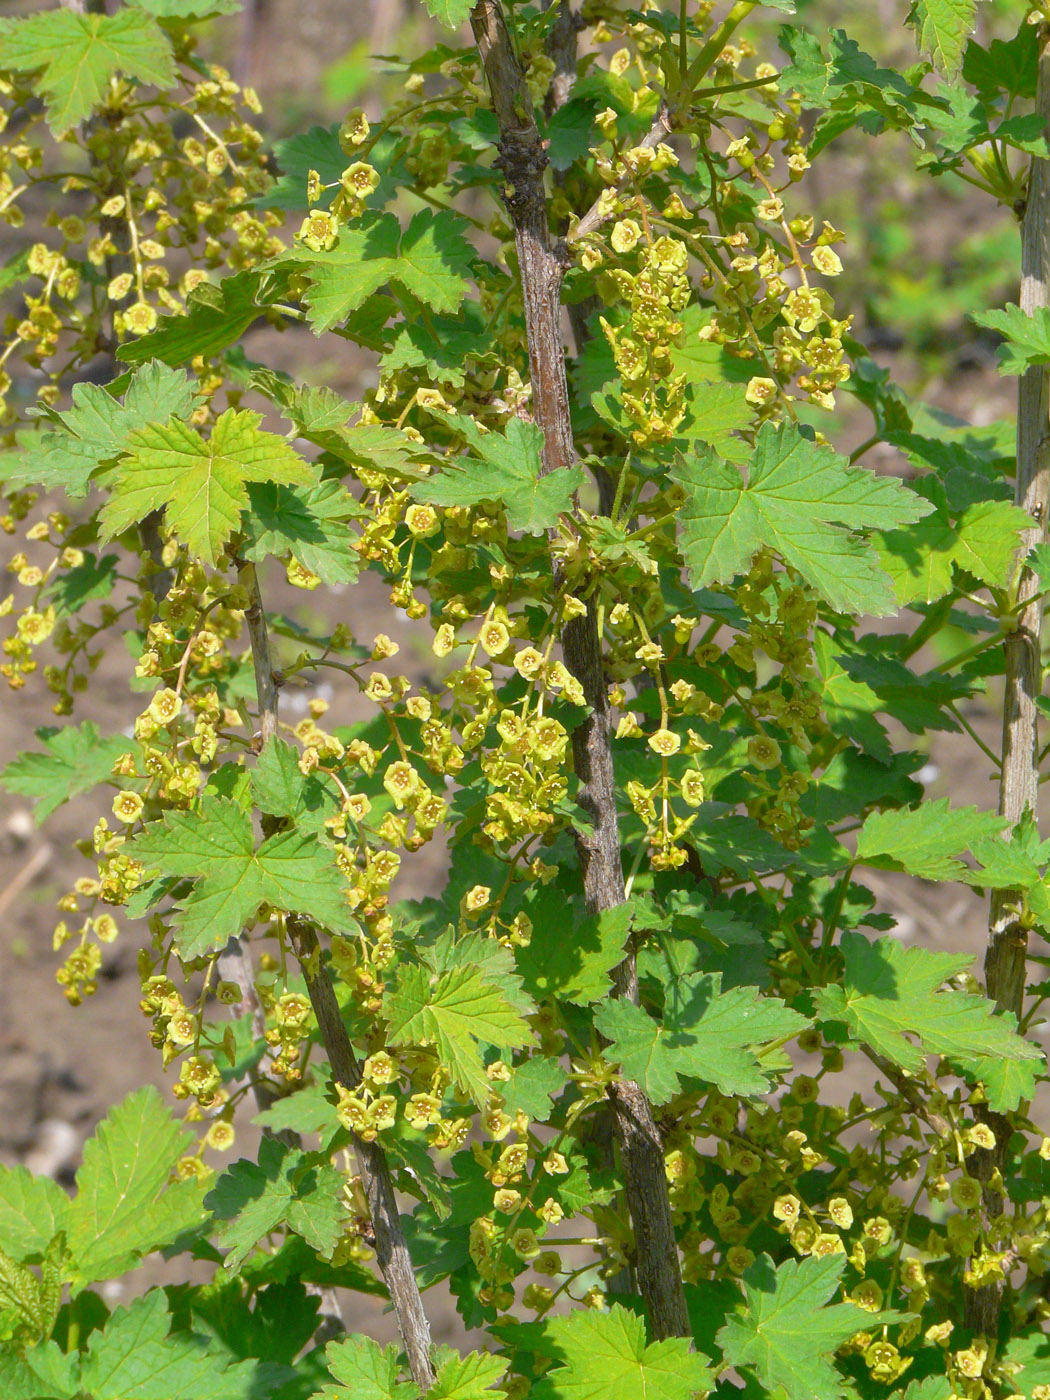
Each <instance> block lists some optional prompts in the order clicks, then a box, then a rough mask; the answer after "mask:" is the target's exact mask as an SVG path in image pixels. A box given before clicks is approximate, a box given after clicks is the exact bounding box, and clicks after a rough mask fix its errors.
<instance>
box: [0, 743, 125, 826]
mask: <svg viewBox="0 0 1050 1400" xmlns="http://www.w3.org/2000/svg"><path fill="white" fill-rule="evenodd" d="M36 737H37V738H38V739H39V740H40V742H41V743H42V744H43V746H44V749H45V750H46V752H44V753H23V754H20V755H19V756H18V758H16V759H13V760H12V761H11V762H10V763H9V764H8V765H7V767H6V768H5V769H4V770H3V772H2V773H0V786H3V787H5V788H6V789H7V791H8V792H17V793H18V794H19V795H20V796H22V797H34V798H36V799H37V801H36V807H35V810H34V816H35V817H36V821H37V824H38V825H39V823H40V822H43V821H45V820H46V819H47V818H48V817H49V816H50V815H51V813H52V812H53V811H55V809H56V808H57V807H61V806H62V804H63V802H68V801H69V800H70V798H71V797H79V796H80V794H81V793H82V792H90V791H91V789H92V788H93V787H97V786H98V784H99V783H104V782H105V781H106V779H107V778H111V777H112V776H113V765H114V763H115V762H116V761H117V759H118V758H120V757H121V755H122V754H126V753H132V752H133V751H134V749H135V747H136V745H135V742H134V740H133V739H125V738H124V737H123V735H120V734H115V735H107V736H106V737H105V738H103V737H102V735H101V734H100V733H99V732H98V728H97V726H96V725H94V724H92V722H91V721H90V720H85V721H84V723H83V724H67V725H66V726H65V727H64V728H63V729H38V730H37V731H36Z"/></svg>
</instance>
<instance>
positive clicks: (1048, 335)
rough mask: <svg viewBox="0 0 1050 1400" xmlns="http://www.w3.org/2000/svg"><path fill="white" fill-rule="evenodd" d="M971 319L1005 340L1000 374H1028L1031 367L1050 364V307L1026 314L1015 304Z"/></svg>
mask: <svg viewBox="0 0 1050 1400" xmlns="http://www.w3.org/2000/svg"><path fill="white" fill-rule="evenodd" d="M971 319H972V320H973V321H975V322H976V324H977V325H979V326H986V327H987V328H988V330H991V331H998V332H999V334H1000V335H1001V336H1002V337H1003V340H1004V342H1005V343H1004V344H1003V345H1000V347H999V373H1000V374H1024V372H1025V370H1027V369H1028V368H1029V366H1031V365H1046V364H1050V311H1048V310H1047V308H1046V307H1038V308H1036V310H1035V311H1032V312H1026V311H1022V310H1021V308H1020V307H1019V306H1016V305H1014V304H1013V303H1011V304H1010V305H1009V306H1007V307H1004V309H1003V310H1002V311H982V312H981V313H979V314H975V315H974V316H973V317H972V318H971Z"/></svg>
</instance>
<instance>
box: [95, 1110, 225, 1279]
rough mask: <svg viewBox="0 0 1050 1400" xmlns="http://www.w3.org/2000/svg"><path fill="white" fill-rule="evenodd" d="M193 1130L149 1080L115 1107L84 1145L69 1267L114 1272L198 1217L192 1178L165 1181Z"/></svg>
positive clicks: (99, 1275)
mask: <svg viewBox="0 0 1050 1400" xmlns="http://www.w3.org/2000/svg"><path fill="white" fill-rule="evenodd" d="M189 1137H190V1134H189V1133H188V1132H187V1131H186V1129H185V1128H183V1127H182V1126H181V1124H179V1123H178V1122H177V1121H176V1119H175V1118H174V1116H173V1115H172V1114H171V1112H170V1111H169V1109H168V1108H167V1106H166V1105H165V1103H164V1101H163V1099H162V1098H161V1096H160V1094H159V1093H158V1092H157V1090H156V1089H154V1088H153V1087H152V1085H147V1086H146V1087H144V1088H142V1089H136V1090H135V1092H134V1093H132V1094H129V1095H128V1097H127V1098H126V1099H125V1100H124V1101H123V1103H120V1104H117V1105H116V1107H115V1108H112V1109H111V1110H110V1111H109V1113H107V1115H106V1117H105V1118H104V1119H103V1120H102V1122H101V1123H100V1124H99V1125H98V1127H97V1128H96V1130H95V1135H94V1137H92V1138H89V1139H88V1141H87V1143H86V1144H85V1146H84V1156H83V1160H82V1162H81V1164H80V1169H79V1171H78V1172H77V1178H76V1184H77V1194H76V1196H75V1197H74V1199H73V1202H72V1204H71V1206H70V1210H69V1217H68V1245H69V1251H70V1254H71V1255H72V1260H73V1272H74V1274H75V1276H76V1278H77V1279H78V1280H79V1281H80V1282H81V1283H82V1284H83V1283H93V1282H95V1281H96V1280H98V1279H106V1278H114V1277H115V1276H116V1275H117V1274H121V1273H124V1272H125V1271H126V1270H127V1269H130V1268H133V1267H134V1266H135V1265H136V1264H137V1263H138V1261H139V1260H140V1259H141V1257H142V1256H143V1255H144V1254H148V1253H149V1252H150V1250H153V1249H159V1248H160V1247H161V1246H162V1245H165V1244H169V1243H170V1242H171V1240H173V1239H174V1238H175V1237H176V1235H179V1234H181V1233H182V1232H183V1231H184V1230H187V1229H189V1228H191V1227H192V1226H193V1225H196V1224H198V1223H199V1222H200V1220H201V1219H202V1218H203V1213H202V1210H201V1196H202V1191H201V1189H200V1186H199V1184H198V1183H197V1182H196V1181H182V1182H179V1183H177V1184H176V1185H173V1186H172V1185H169V1180H170V1176H171V1171H172V1168H173V1167H174V1165H175V1163H176V1162H177V1161H178V1159H179V1157H180V1156H181V1155H182V1153H183V1152H184V1151H185V1150H186V1144H187V1142H188V1140H189Z"/></svg>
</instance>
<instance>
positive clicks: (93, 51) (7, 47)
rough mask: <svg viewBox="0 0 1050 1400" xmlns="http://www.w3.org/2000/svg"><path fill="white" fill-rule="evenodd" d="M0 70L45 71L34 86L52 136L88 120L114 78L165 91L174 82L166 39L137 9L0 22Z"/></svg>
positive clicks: (52, 13) (56, 12) (62, 13)
mask: <svg viewBox="0 0 1050 1400" xmlns="http://www.w3.org/2000/svg"><path fill="white" fill-rule="evenodd" d="M0 68H13V69H14V70H15V72H16V73H33V72H36V71H37V70H39V69H42V70H43V71H42V72H41V73H40V76H39V77H38V78H37V79H36V82H35V83H34V87H35V89H36V91H37V93H38V94H39V95H40V96H41V97H42V98H43V99H44V107H45V111H46V112H47V124H48V126H49V127H50V128H51V130H52V131H53V132H54V133H55V135H56V136H58V135H61V134H62V133H63V132H66V131H68V130H69V129H70V127H72V126H76V125H77V123H78V122H82V121H84V120H85V118H87V117H89V116H90V115H91V113H92V112H93V111H94V109H95V108H96V107H97V106H98V105H99V103H100V102H101V101H102V99H103V97H104V96H105V93H106V89H107V88H108V86H109V80H110V78H112V77H113V76H114V74H116V73H123V74H125V75H126V76H127V77H129V78H135V79H136V80H137V81H138V82H141V83H154V84H155V85H156V86H157V87H164V88H166V87H170V86H171V85H172V84H173V83H174V81H175V64H174V62H173V59H172V52H171V42H170V40H169V39H168V37H167V35H166V34H165V33H164V31H163V29H161V27H160V25H159V24H158V23H157V21H156V20H155V19H153V18H152V17H151V16H150V15H147V14H144V13H143V11H142V10H136V9H122V10H118V11H117V13H116V14H114V15H106V14H81V13H78V12H77V11H76V10H71V9H69V10H67V9H60V10H48V11H46V12H44V13H42V14H36V15H27V16H26V17H25V18H24V19H7V20H0Z"/></svg>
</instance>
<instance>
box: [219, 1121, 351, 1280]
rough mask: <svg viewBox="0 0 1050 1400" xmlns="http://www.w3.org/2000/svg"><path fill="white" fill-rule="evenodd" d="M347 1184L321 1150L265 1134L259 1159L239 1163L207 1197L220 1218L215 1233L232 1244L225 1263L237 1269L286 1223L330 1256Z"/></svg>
mask: <svg viewBox="0 0 1050 1400" xmlns="http://www.w3.org/2000/svg"><path fill="white" fill-rule="evenodd" d="M343 1183H344V1178H343V1175H342V1173H341V1172H339V1171H337V1170H336V1169H335V1167H333V1166H330V1165H329V1164H328V1162H327V1161H326V1160H325V1158H324V1157H323V1156H321V1155H320V1154H318V1153H312V1154H307V1153H304V1152H300V1151H299V1149H298V1148H294V1147H289V1146H288V1145H287V1144H286V1143H283V1142H279V1141H278V1140H277V1139H276V1138H263V1140H262V1142H261V1143H260V1145H259V1160H258V1162H253V1161H251V1160H250V1159H248V1158H246V1157H243V1158H241V1160H240V1161H238V1162H234V1163H233V1165H232V1166H231V1167H228V1168H227V1170H226V1171H224V1172H223V1174H222V1176H220V1177H219V1179H218V1181H217V1182H216V1183H215V1185H214V1186H213V1187H212V1189H211V1191H209V1192H208V1195H207V1196H206V1197H205V1201H204V1205H205V1209H206V1210H210V1211H211V1213H212V1215H213V1216H214V1217H215V1219H216V1220H217V1221H219V1222H220V1224H219V1226H218V1230H217V1232H216V1238H217V1240H218V1242H219V1244H220V1245H222V1246H223V1247H225V1248H227V1249H229V1253H228V1254H227V1256H226V1259H225V1261H224V1264H225V1267H226V1268H227V1269H228V1270H230V1271H231V1272H236V1271H237V1270H238V1269H240V1266H241V1265H242V1264H243V1263H244V1261H245V1259H246V1258H247V1257H248V1255H249V1254H250V1253H251V1251H252V1250H253V1249H254V1248H255V1246H256V1245H257V1244H258V1243H259V1241H260V1240H262V1239H264V1238H265V1237H266V1236H267V1235H269V1234H271V1233H272V1232H273V1231H274V1230H276V1229H278V1228H279V1227H280V1226H282V1225H284V1226H287V1228H288V1229H289V1230H291V1231H292V1233H293V1234H296V1235H301V1236H302V1237H303V1239H304V1240H306V1242H307V1244H308V1245H310V1247H311V1248H312V1249H316V1250H317V1252H318V1253H319V1254H322V1255H324V1256H325V1257H328V1256H330V1255H331V1253H332V1251H333V1250H334V1249H335V1247H336V1245H337V1244H338V1242H339V1237H340V1235H341V1234H342V1230H343V1226H344V1225H345V1224H346V1218H347V1217H346V1208H345V1206H344V1204H343V1199H342V1188H343Z"/></svg>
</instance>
